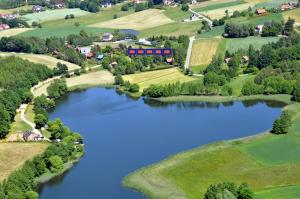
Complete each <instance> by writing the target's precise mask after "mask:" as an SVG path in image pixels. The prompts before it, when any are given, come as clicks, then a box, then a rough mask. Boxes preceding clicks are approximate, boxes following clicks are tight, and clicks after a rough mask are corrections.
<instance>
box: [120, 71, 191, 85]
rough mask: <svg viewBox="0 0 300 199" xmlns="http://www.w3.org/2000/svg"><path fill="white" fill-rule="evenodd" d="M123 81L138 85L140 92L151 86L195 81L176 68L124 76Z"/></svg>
mask: <svg viewBox="0 0 300 199" xmlns="http://www.w3.org/2000/svg"><path fill="white" fill-rule="evenodd" d="M123 79H124V80H125V81H129V82H130V83H137V84H139V86H140V88H141V90H143V89H144V88H147V87H149V86H150V85H151V84H159V85H164V84H169V83H176V82H188V81H192V80H195V78H193V77H189V76H186V75H184V74H182V73H181V72H180V71H179V69H177V68H170V69H163V70H156V71H150V72H142V73H136V74H132V75H124V76H123Z"/></svg>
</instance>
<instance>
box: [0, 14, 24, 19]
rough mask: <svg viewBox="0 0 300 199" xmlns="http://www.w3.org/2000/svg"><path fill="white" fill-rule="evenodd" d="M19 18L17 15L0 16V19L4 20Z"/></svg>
mask: <svg viewBox="0 0 300 199" xmlns="http://www.w3.org/2000/svg"><path fill="white" fill-rule="evenodd" d="M19 16H20V15H19V14H0V18H2V19H6V20H11V19H16V18H19Z"/></svg>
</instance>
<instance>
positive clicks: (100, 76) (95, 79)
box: [33, 71, 115, 97]
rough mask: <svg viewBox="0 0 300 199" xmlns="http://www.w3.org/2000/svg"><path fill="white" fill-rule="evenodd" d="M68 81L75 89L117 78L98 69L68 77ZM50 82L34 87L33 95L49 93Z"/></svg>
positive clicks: (109, 82)
mask: <svg viewBox="0 0 300 199" xmlns="http://www.w3.org/2000/svg"><path fill="white" fill-rule="evenodd" d="M66 82H67V86H68V88H69V89H74V88H79V87H87V86H97V85H111V84H114V82H115V79H114V76H113V75H112V74H111V73H110V72H108V71H96V72H90V73H86V74H82V75H80V76H75V77H71V78H67V79H66ZM50 84H51V82H48V83H46V84H43V85H41V86H40V87H38V88H36V89H34V90H33V95H34V96H35V97H37V96H40V95H42V94H45V95H47V88H48V86H49V85H50Z"/></svg>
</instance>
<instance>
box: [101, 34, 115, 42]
mask: <svg viewBox="0 0 300 199" xmlns="http://www.w3.org/2000/svg"><path fill="white" fill-rule="evenodd" d="M113 38H114V36H113V34H111V33H109V32H106V33H104V34H103V36H102V41H111V40H112V39H113Z"/></svg>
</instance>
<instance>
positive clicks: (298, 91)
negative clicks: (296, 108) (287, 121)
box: [293, 79, 300, 102]
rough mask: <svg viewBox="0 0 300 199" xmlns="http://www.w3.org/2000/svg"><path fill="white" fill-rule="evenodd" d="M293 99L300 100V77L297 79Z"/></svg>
mask: <svg viewBox="0 0 300 199" xmlns="http://www.w3.org/2000/svg"><path fill="white" fill-rule="evenodd" d="M293 100H295V101H296V102H300V79H298V80H297V82H296V85H295V88H294V91H293Z"/></svg>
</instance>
